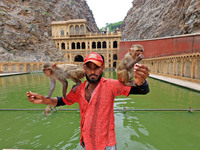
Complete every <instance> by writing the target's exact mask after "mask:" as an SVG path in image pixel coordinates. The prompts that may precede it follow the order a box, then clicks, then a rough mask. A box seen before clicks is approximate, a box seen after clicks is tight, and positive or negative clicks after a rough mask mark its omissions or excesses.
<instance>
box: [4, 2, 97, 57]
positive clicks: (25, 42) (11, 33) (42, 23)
mask: <svg viewBox="0 0 200 150" xmlns="http://www.w3.org/2000/svg"><path fill="white" fill-rule="evenodd" d="M69 19H86V20H87V21H88V26H89V27H90V28H91V30H92V31H93V32H98V28H97V25H96V23H95V20H94V17H93V14H92V12H91V10H90V9H89V7H88V5H87V3H86V1H85V0H1V1H0V61H46V60H50V61H63V60H64V56H63V53H61V52H59V51H58V49H57V48H56V47H55V44H54V42H53V41H52V40H51V38H50V37H51V26H50V23H51V22H52V21H65V20H69Z"/></svg>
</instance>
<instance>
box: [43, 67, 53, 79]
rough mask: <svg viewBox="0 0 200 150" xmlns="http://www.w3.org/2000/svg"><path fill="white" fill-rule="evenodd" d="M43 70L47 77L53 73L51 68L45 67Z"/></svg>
mask: <svg viewBox="0 0 200 150" xmlns="http://www.w3.org/2000/svg"><path fill="white" fill-rule="evenodd" d="M43 72H44V74H45V75H46V76H47V77H49V76H51V75H52V70H51V69H49V68H46V69H43Z"/></svg>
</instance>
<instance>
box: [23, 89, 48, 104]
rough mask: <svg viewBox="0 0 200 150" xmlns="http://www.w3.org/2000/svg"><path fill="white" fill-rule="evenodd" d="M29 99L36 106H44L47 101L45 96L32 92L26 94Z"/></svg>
mask: <svg viewBox="0 0 200 150" xmlns="http://www.w3.org/2000/svg"><path fill="white" fill-rule="evenodd" d="M26 95H27V98H28V100H29V101H30V102H31V103H34V104H44V103H43V101H44V99H45V97H44V96H42V95H40V94H37V93H32V92H26Z"/></svg>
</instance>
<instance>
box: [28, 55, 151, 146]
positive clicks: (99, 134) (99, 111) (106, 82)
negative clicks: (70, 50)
mask: <svg viewBox="0 0 200 150" xmlns="http://www.w3.org/2000/svg"><path fill="white" fill-rule="evenodd" d="M84 69H85V75H86V79H87V80H86V81H85V82H83V83H82V84H81V85H79V86H78V87H76V91H75V92H73V90H71V91H70V93H69V94H68V95H67V96H66V98H64V97H56V98H50V99H47V98H45V97H44V96H41V95H40V94H36V93H28V94H27V96H28V99H29V101H31V102H32V103H43V104H48V105H49V104H50V105H53V106H61V105H65V104H67V105H72V104H73V103H75V102H77V103H79V108H80V114H81V140H80V142H81V145H82V146H83V148H84V149H86V150H104V149H105V150H107V149H111V148H112V150H116V149H117V147H116V137H115V124H114V111H113V106H114V98H115V97H116V96H119V95H125V96H128V95H129V94H147V93H148V92H149V87H148V83H147V81H146V80H145V79H146V78H147V77H148V75H149V73H148V68H147V67H146V66H144V65H136V66H135V68H134V69H135V72H134V75H135V82H136V85H138V86H137V87H130V86H125V85H123V84H122V83H121V82H119V81H118V80H114V79H105V78H103V77H102V74H103V72H104V69H105V66H104V61H103V58H102V57H101V56H100V55H99V54H97V53H94V52H93V53H90V54H89V55H88V56H87V57H86V58H85V60H84Z"/></svg>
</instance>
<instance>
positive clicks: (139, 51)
mask: <svg viewBox="0 0 200 150" xmlns="http://www.w3.org/2000/svg"><path fill="white" fill-rule="evenodd" d="M143 52H144V50H143V49H137V50H135V55H136V57H138V56H139V55H140V54H143Z"/></svg>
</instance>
